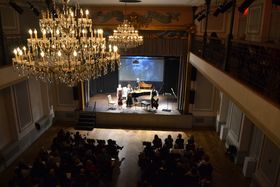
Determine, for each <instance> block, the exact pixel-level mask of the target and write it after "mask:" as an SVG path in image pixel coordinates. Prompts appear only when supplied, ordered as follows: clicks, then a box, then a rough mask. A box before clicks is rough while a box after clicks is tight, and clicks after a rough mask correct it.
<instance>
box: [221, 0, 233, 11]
mask: <svg viewBox="0 0 280 187" xmlns="http://www.w3.org/2000/svg"><path fill="white" fill-rule="evenodd" d="M232 5H233V1H232V0H230V1H228V2H226V3H224V4H223V8H222V9H221V13H224V12H225V11H227V10H228V9H230V7H232Z"/></svg>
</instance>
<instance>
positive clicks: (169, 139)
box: [164, 134, 173, 149]
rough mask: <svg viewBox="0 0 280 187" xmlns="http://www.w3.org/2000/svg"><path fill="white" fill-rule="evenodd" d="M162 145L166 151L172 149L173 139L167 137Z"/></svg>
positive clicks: (169, 136)
mask: <svg viewBox="0 0 280 187" xmlns="http://www.w3.org/2000/svg"><path fill="white" fill-rule="evenodd" d="M164 143H165V145H166V147H167V148H168V149H170V148H172V147H173V138H172V137H171V135H170V134H169V135H168V136H167V138H165V140H164Z"/></svg>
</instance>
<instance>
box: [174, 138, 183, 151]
mask: <svg viewBox="0 0 280 187" xmlns="http://www.w3.org/2000/svg"><path fill="white" fill-rule="evenodd" d="M174 148H176V149H184V139H182V134H178V136H177V139H176V140H175V146H174Z"/></svg>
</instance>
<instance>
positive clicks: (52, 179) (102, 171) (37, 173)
mask: <svg viewBox="0 0 280 187" xmlns="http://www.w3.org/2000/svg"><path fill="white" fill-rule="evenodd" d="M96 142H97V144H96ZM122 148H123V147H120V146H119V145H117V143H116V141H114V140H111V139H109V140H107V144H106V141H105V140H97V141H95V140H94V139H89V138H87V137H86V136H82V135H81V134H80V133H79V131H77V132H76V133H75V134H72V133H70V132H68V131H67V132H65V131H64V130H63V129H61V130H60V131H59V132H58V133H57V136H56V137H55V138H54V139H53V143H52V145H51V150H47V149H45V148H42V149H41V151H40V152H39V154H38V156H37V158H36V159H35V160H34V162H33V164H32V166H29V165H28V164H25V163H24V162H20V163H19V165H18V166H17V168H16V169H15V176H14V178H13V179H12V180H11V181H10V186H62V187H63V186H99V184H100V181H102V180H111V179H112V174H113V168H114V165H113V163H114V162H113V160H118V153H119V150H121V149H122Z"/></svg>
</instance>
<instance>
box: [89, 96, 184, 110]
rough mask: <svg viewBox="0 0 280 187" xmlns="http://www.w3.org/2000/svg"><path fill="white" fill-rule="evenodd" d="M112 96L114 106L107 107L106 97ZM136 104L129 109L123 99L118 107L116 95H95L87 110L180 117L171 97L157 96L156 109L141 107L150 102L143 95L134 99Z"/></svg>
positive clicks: (175, 102) (148, 98)
mask: <svg viewBox="0 0 280 187" xmlns="http://www.w3.org/2000/svg"><path fill="white" fill-rule="evenodd" d="M109 94H110V95H111V96H112V100H113V101H114V102H115V105H114V106H113V105H110V106H109V105H108V97H107V96H108V95H109ZM136 99H137V102H133V104H132V106H131V107H127V106H126V101H125V99H124V100H123V104H122V105H118V101H117V95H116V93H104V94H96V95H95V96H94V97H91V98H90V102H89V107H88V109H87V110H93V108H94V106H95V111H96V112H109V113H127V114H155V115H181V114H180V112H179V111H178V110H177V99H176V98H175V97H174V96H172V95H159V96H158V99H159V101H158V104H159V106H158V109H155V108H151V107H150V106H147V107H145V106H143V105H142V106H141V102H143V101H146V102H148V103H149V102H150V96H149V95H143V96H139V97H137V98H136Z"/></svg>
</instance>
